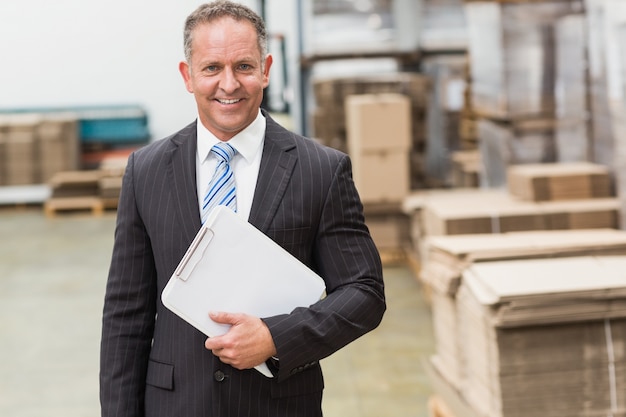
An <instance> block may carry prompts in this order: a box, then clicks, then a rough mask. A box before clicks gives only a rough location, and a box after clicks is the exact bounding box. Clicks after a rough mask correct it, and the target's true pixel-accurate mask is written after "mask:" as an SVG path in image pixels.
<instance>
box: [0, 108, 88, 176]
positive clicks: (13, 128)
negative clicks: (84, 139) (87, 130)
mask: <svg viewBox="0 0 626 417" xmlns="http://www.w3.org/2000/svg"><path fill="white" fill-rule="evenodd" d="M79 149H80V144H79V139H78V124H77V121H76V119H75V118H73V117H72V116H71V115H56V116H54V117H43V116H41V115H38V114H30V113H24V114H13V115H5V116H3V117H1V118H0V186H4V185H16V186H17V185H32V184H43V183H45V182H46V181H48V180H49V179H50V178H51V177H52V176H53V175H54V174H55V173H57V172H60V171H64V170H74V169H77V168H78V165H79Z"/></svg>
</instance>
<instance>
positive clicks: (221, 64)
mask: <svg viewBox="0 0 626 417" xmlns="http://www.w3.org/2000/svg"><path fill="white" fill-rule="evenodd" d="M191 51H192V53H191V62H190V63H186V62H181V63H180V66H179V69H180V72H181V74H182V76H183V79H184V80H185V86H186V87H187V91H189V92H190V93H193V95H194V96H195V99H196V104H197V106H198V113H199V115H200V121H201V122H202V124H203V125H204V126H205V127H206V128H207V129H208V130H209V131H211V132H212V133H213V134H214V135H215V136H216V137H217V138H219V139H220V140H228V139H230V138H232V137H233V136H234V135H236V134H237V133H239V132H241V131H242V130H243V129H245V128H246V127H247V126H248V125H249V124H250V123H252V122H253V121H254V119H255V118H256V116H257V114H258V111H259V106H260V105H261V100H262V99H263V89H264V88H265V87H267V85H268V83H269V70H270V66H271V64H272V58H271V56H270V55H268V56H267V57H261V52H260V51H259V47H258V43H257V35H256V31H255V29H254V26H252V24H251V23H250V22H247V21H236V20H234V19H232V18H230V17H224V18H221V19H219V20H216V21H213V22H211V23H209V24H202V25H199V26H198V27H196V29H195V30H194V31H193V41H192V49H191ZM263 59H265V67H264V68H263V66H262V65H261V64H262V62H263V61H262V60H263Z"/></svg>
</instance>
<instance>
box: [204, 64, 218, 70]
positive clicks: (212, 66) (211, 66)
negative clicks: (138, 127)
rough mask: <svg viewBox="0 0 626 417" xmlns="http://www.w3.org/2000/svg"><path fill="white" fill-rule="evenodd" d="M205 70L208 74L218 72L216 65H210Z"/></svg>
mask: <svg viewBox="0 0 626 417" xmlns="http://www.w3.org/2000/svg"><path fill="white" fill-rule="evenodd" d="M204 70H205V71H207V72H215V71H217V66H216V65H209V66H208V67H206V68H205V69H204Z"/></svg>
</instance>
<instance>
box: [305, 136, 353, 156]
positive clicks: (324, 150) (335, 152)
mask: <svg viewBox="0 0 626 417" xmlns="http://www.w3.org/2000/svg"><path fill="white" fill-rule="evenodd" d="M294 140H295V142H296V147H297V148H298V149H299V151H300V154H306V155H310V156H312V157H318V158H324V159H327V160H329V161H332V162H335V163H336V162H338V161H340V160H342V159H344V158H347V157H348V155H347V154H346V153H344V152H342V151H340V150H339V149H336V148H331V147H330V146H327V145H324V144H322V143H319V142H317V141H316V140H315V139H311V138H308V137H305V136H301V135H297V134H294Z"/></svg>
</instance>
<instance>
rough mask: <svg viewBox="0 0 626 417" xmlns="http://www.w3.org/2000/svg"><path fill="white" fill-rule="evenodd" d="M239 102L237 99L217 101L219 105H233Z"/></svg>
mask: <svg viewBox="0 0 626 417" xmlns="http://www.w3.org/2000/svg"><path fill="white" fill-rule="evenodd" d="M238 101H239V99H233V100H219V102H220V103H222V104H235V103H237V102H238Z"/></svg>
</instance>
